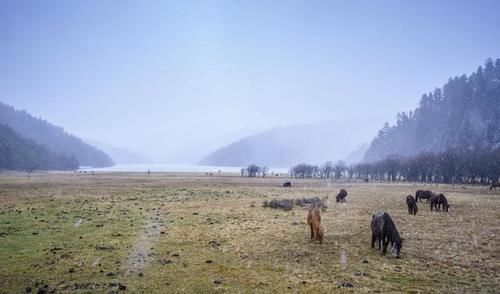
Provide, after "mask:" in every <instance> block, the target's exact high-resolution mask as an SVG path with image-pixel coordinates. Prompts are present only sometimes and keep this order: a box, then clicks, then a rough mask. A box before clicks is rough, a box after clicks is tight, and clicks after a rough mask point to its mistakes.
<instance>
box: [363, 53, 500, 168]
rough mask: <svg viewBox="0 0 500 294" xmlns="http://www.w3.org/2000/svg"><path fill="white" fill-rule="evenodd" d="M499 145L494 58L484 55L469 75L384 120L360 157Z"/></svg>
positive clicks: (499, 95) (498, 71)
mask: <svg viewBox="0 0 500 294" xmlns="http://www.w3.org/2000/svg"><path fill="white" fill-rule="evenodd" d="M496 148H500V59H497V60H496V61H495V62H494V61H493V60H492V59H488V60H487V61H486V63H485V65H484V67H483V66H480V67H479V68H478V69H477V71H476V72H474V73H472V74H471V75H469V76H467V75H465V74H464V75H462V76H459V77H454V78H451V79H449V80H448V82H447V83H446V84H445V85H444V86H443V87H442V88H436V89H435V90H434V91H432V92H430V93H427V94H424V95H423V96H422V98H421V100H420V104H419V106H418V107H417V108H416V109H415V110H414V111H410V112H409V113H404V112H403V113H399V114H398V115H397V122H396V124H395V125H393V126H389V124H387V123H386V124H385V125H384V127H383V128H382V129H381V130H380V131H379V133H378V135H377V136H376V137H375V138H374V140H373V141H372V143H371V145H370V148H369V149H368V150H367V151H366V153H365V156H364V161H365V162H374V161H377V160H382V159H384V158H386V157H387V156H388V155H400V156H413V155H416V154H417V153H420V152H433V153H438V152H445V151H448V150H457V152H464V151H471V150H478V151H479V150H483V151H490V150H493V149H496Z"/></svg>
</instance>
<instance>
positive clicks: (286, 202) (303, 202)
mask: <svg viewBox="0 0 500 294" xmlns="http://www.w3.org/2000/svg"><path fill="white" fill-rule="evenodd" d="M294 205H295V206H300V207H308V208H309V207H315V208H322V209H326V208H327V206H326V204H325V203H324V201H323V200H321V199H320V198H319V197H311V198H297V199H273V200H271V201H268V200H264V201H263V203H262V206H263V207H270V208H273V209H283V210H285V211H289V210H292V208H293V206H294Z"/></svg>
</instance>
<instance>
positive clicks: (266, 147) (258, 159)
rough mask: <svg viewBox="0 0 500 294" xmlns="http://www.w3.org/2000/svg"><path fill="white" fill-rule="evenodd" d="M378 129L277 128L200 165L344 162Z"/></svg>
mask: <svg viewBox="0 0 500 294" xmlns="http://www.w3.org/2000/svg"><path fill="white" fill-rule="evenodd" d="M373 133H375V129H373V130H370V127H366V126H363V125H362V124H361V123H359V122H354V121H326V122H320V123H314V124H307V125H295V126H288V127H279V128H274V129H271V130H268V131H265V132H262V133H259V134H256V135H253V136H248V137H245V138H242V139H241V140H239V141H236V142H233V143H231V144H229V145H227V146H225V147H222V148H219V149H217V150H215V151H214V152H212V153H210V154H209V155H207V156H206V157H205V158H203V159H202V160H201V161H200V164H206V165H220V166H246V165H249V164H258V165H267V166H273V167H290V166H292V165H295V164H298V163H301V162H307V163H314V164H319V163H323V162H325V161H328V160H338V159H344V158H345V157H346V156H347V155H348V154H349V153H350V152H352V151H353V150H355V149H356V148H357V147H358V146H359V145H360V144H361V143H362V142H363V141H365V140H366V138H367V137H370V136H372V134H373Z"/></svg>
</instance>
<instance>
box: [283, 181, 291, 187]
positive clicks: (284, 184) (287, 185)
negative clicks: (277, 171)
mask: <svg viewBox="0 0 500 294" xmlns="http://www.w3.org/2000/svg"><path fill="white" fill-rule="evenodd" d="M283 187H288V188H291V187H292V182H284V183H283Z"/></svg>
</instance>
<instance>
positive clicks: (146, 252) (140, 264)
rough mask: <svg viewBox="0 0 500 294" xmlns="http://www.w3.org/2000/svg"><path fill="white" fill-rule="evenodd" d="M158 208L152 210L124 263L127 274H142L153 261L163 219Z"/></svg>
mask: <svg viewBox="0 0 500 294" xmlns="http://www.w3.org/2000/svg"><path fill="white" fill-rule="evenodd" d="M161 215H162V214H161V213H160V211H158V210H156V211H155V210H152V211H151V212H150V214H149V216H148V219H147V222H146V224H145V225H144V226H143V228H142V229H141V232H140V233H139V236H138V237H137V240H136V241H135V243H134V245H133V246H132V249H131V251H130V254H129V256H128V258H127V260H126V261H125V262H124V263H123V267H124V268H123V270H124V272H125V275H137V274H141V273H142V272H143V271H144V269H145V268H146V267H147V265H148V264H149V263H150V262H151V259H152V255H153V250H154V246H155V244H156V243H157V242H158V239H159V238H160V235H161V228H162V226H163V219H162V218H161Z"/></svg>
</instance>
